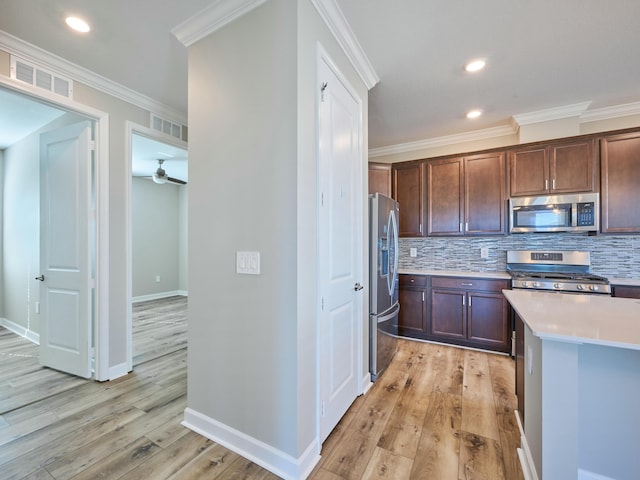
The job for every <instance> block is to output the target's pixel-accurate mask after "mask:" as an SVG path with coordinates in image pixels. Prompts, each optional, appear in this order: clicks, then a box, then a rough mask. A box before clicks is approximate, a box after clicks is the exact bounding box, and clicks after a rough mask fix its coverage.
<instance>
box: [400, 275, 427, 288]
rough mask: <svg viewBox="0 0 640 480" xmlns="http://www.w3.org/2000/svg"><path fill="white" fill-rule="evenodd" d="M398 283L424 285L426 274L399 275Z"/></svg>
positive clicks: (425, 284) (425, 283)
mask: <svg viewBox="0 0 640 480" xmlns="http://www.w3.org/2000/svg"><path fill="white" fill-rule="evenodd" d="M399 279H400V285H405V286H406V285H415V286H418V287H426V286H427V276H426V275H406V274H402V275H399Z"/></svg>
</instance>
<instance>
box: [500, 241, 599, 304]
mask: <svg viewBox="0 0 640 480" xmlns="http://www.w3.org/2000/svg"><path fill="white" fill-rule="evenodd" d="M590 267H591V255H590V254H589V252H580V251H566V250H562V251H559V250H554V251H535V250H509V251H508V252H507V272H509V274H510V275H511V279H512V280H511V288H514V289H515V288H518V289H529V290H550V291H554V292H562V293H587V294H590V293H591V294H604V295H611V286H610V285H609V280H607V279H606V278H605V277H601V276H598V275H593V274H591V273H589V268H590Z"/></svg>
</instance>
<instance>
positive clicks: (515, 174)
mask: <svg viewBox="0 0 640 480" xmlns="http://www.w3.org/2000/svg"><path fill="white" fill-rule="evenodd" d="M509 179H510V181H509V185H510V187H511V196H512V197H518V196H525V197H526V196H529V195H541V194H545V193H547V192H548V191H549V158H548V151H547V148H546V147H532V148H525V149H519V150H513V151H511V152H509Z"/></svg>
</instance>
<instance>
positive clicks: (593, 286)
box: [589, 285, 598, 292]
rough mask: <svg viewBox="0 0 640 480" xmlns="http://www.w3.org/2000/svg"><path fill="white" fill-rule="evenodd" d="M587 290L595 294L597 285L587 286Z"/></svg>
mask: <svg viewBox="0 0 640 480" xmlns="http://www.w3.org/2000/svg"><path fill="white" fill-rule="evenodd" d="M589 290H591V291H592V292H597V291H598V285H589Z"/></svg>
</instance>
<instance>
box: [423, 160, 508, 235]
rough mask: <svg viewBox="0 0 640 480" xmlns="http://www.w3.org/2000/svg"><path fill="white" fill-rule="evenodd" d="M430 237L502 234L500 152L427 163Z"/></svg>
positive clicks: (502, 198) (503, 208) (503, 210)
mask: <svg viewBox="0 0 640 480" xmlns="http://www.w3.org/2000/svg"><path fill="white" fill-rule="evenodd" d="M427 205H428V211H427V225H428V227H427V233H428V235H430V236H452V235H496V234H504V233H506V221H505V219H506V215H505V206H506V196H505V165H504V153H502V152H498V153H487V154H478V155H471V156H466V157H459V158H449V159H443V160H433V161H429V162H427Z"/></svg>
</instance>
